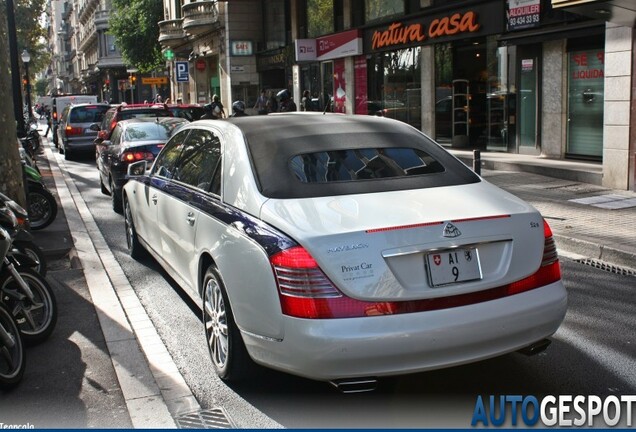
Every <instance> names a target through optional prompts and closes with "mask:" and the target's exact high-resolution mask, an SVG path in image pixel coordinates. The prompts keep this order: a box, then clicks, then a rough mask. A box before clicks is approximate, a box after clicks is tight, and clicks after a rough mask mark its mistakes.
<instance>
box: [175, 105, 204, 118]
mask: <svg viewBox="0 0 636 432" xmlns="http://www.w3.org/2000/svg"><path fill="white" fill-rule="evenodd" d="M166 107H167V108H168V109H169V110H170V112H171V113H172V115H173V116H175V117H181V118H184V119H187V120H189V121H195V120H199V119H200V118H201V116H202V115H203V114H205V110H204V109H203V107H202V106H201V105H197V104H178V105H166Z"/></svg>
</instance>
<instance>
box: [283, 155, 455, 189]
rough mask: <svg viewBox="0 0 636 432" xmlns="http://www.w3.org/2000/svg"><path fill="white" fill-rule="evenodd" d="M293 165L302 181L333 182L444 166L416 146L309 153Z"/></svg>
mask: <svg viewBox="0 0 636 432" xmlns="http://www.w3.org/2000/svg"><path fill="white" fill-rule="evenodd" d="M290 167H291V169H292V171H293V172H294V174H295V175H296V178H298V179H299V180H300V181H301V182H302V183H329V182H341V181H360V180H370V179H382V178H395V177H405V176H411V175H423V174H435V173H440V172H443V171H444V167H443V166H442V164H440V163H439V162H438V161H436V160H435V159H434V158H433V157H432V156H431V155H429V154H428V153H426V152H424V151H422V150H420V149H414V148H405V147H397V148H362V149H347V150H335V151H323V152H315V153H305V154H302V155H297V156H294V157H293V158H292V160H291V162H290Z"/></svg>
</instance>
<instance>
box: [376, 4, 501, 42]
mask: <svg viewBox="0 0 636 432" xmlns="http://www.w3.org/2000/svg"><path fill="white" fill-rule="evenodd" d="M502 22H503V8H502V7H501V6H500V5H498V3H496V2H493V3H487V4H484V5H479V6H475V7H474V8H471V9H464V10H457V11H450V12H448V13H446V14H438V15H431V16H422V17H418V18H414V19H410V20H405V21H394V22H391V23H389V24H386V25H384V26H382V27H376V28H373V29H370V30H367V32H366V33H365V44H366V46H365V52H370V51H383V50H389V49H397V48H406V47H409V46H413V45H424V44H429V43H434V42H446V41H449V40H453V39H456V38H462V39H464V38H467V37H471V36H485V35H488V34H495V33H501V32H502V31H503V25H502Z"/></svg>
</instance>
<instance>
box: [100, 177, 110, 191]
mask: <svg viewBox="0 0 636 432" xmlns="http://www.w3.org/2000/svg"><path fill="white" fill-rule="evenodd" d="M99 187H100V189H101V190H102V193H103V194H104V195H110V192H108V189H106V185H105V184H104V181H103V180H102V175H101V174H100V175H99Z"/></svg>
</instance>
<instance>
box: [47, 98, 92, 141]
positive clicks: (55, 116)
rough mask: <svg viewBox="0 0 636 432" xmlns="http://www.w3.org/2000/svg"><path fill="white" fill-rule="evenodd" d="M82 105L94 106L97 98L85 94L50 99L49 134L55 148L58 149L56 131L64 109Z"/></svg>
mask: <svg viewBox="0 0 636 432" xmlns="http://www.w3.org/2000/svg"><path fill="white" fill-rule="evenodd" d="M83 103H89V104H96V103H97V96H95V95H87V94H69V95H59V96H53V97H51V133H52V136H53V144H55V147H59V145H60V143H59V141H58V134H57V129H58V126H59V123H60V119H61V118H62V113H63V112H64V108H66V107H67V106H68V105H71V104H75V105H79V104H83Z"/></svg>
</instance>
